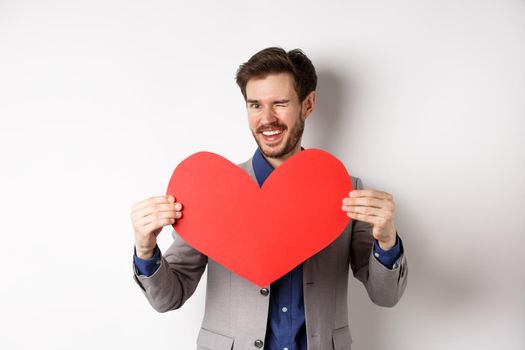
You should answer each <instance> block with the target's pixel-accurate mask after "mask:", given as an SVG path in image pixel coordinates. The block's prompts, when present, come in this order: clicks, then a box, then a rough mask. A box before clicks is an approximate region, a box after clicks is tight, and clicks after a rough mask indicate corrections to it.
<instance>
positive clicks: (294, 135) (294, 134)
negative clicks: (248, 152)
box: [252, 109, 305, 158]
mask: <svg viewBox="0 0 525 350" xmlns="http://www.w3.org/2000/svg"><path fill="white" fill-rule="evenodd" d="M302 112H303V111H302V109H301V111H300V112H299V117H298V118H297V121H296V122H295V124H294V125H292V126H291V127H290V129H289V130H288V127H287V126H286V125H284V124H282V123H279V122H275V123H271V124H266V125H262V126H260V127H259V128H257V130H256V131H255V132H253V131H252V135H253V138H254V139H255V142H256V143H257V146H259V149H260V150H261V152H262V154H263V155H264V156H265V157H267V158H283V157H284V156H286V155H288V154H289V153H291V152H292V151H293V150H294V149H295V147H297V144H298V143H299V141H300V140H301V137H302V136H303V131H304V121H305V120H304V119H303V118H302V117H301V116H302ZM274 128H279V129H282V130H285V131H288V138H287V139H286V141H285V143H284V145H279V146H276V147H272V149H270V150H268V149H265V148H264V144H263V143H262V142H260V141H259V139H258V138H257V134H259V133H261V132H262V131H263V130H267V129H274Z"/></svg>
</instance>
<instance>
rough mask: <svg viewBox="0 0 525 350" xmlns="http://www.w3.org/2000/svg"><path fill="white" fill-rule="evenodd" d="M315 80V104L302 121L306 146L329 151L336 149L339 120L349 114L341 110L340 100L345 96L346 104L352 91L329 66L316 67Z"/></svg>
mask: <svg viewBox="0 0 525 350" xmlns="http://www.w3.org/2000/svg"><path fill="white" fill-rule="evenodd" d="M317 81H318V85H317V105H316V107H315V110H314V112H313V114H312V116H311V118H309V119H307V121H306V126H305V136H306V137H305V138H306V139H307V140H308V147H315V148H321V149H324V150H326V151H328V152H331V151H333V150H334V149H336V148H338V143H339V142H340V141H341V140H340V138H339V135H340V133H341V130H340V129H341V125H343V123H342V121H343V118H348V115H349V111H347V110H345V111H343V100H344V99H346V100H345V104H346V105H348V99H349V98H350V97H351V96H352V94H351V91H350V88H349V84H348V79H346V77H343V76H341V74H337V73H336V72H335V71H333V70H330V69H329V68H326V67H320V69H319V68H318V69H317ZM339 146H340V145H339Z"/></svg>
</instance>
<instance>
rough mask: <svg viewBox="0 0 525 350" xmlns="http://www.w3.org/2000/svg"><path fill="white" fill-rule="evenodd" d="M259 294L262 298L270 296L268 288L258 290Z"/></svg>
mask: <svg viewBox="0 0 525 350" xmlns="http://www.w3.org/2000/svg"><path fill="white" fill-rule="evenodd" d="M260 292H261V294H262V295H264V296H267V295H268V294H270V291H269V290H268V288H263V289H261V290H260Z"/></svg>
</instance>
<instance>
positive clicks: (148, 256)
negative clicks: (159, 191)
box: [131, 196, 208, 312]
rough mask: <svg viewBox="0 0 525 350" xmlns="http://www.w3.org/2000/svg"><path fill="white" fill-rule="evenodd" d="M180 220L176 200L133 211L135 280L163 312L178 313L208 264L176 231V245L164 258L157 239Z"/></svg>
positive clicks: (153, 201) (159, 200) (142, 204)
mask: <svg viewBox="0 0 525 350" xmlns="http://www.w3.org/2000/svg"><path fill="white" fill-rule="evenodd" d="M180 218H182V204H181V203H177V202H175V198H174V197H173V196H158V197H151V198H149V199H146V200H144V201H141V202H139V203H137V204H135V205H134V206H133V207H132V210H131V221H132V223H133V229H134V232H135V256H134V259H133V260H134V262H133V273H134V276H133V277H134V279H135V281H136V282H137V284H138V285H139V286H140V287H141V289H142V291H143V292H144V295H145V296H146V298H147V299H148V301H149V302H150V304H151V306H153V308H154V309H155V310H157V311H159V312H166V311H169V310H174V309H177V308H179V307H181V306H182V305H183V304H184V302H185V301H186V300H188V298H189V297H190V296H191V295H192V294H193V292H194V291H195V289H196V288H197V284H198V283H199V280H200V278H201V276H202V273H203V272H204V269H205V268H206V263H207V262H208V258H207V257H206V256H205V255H202V254H201V253H199V252H198V251H197V250H195V249H193V248H192V247H190V246H189V245H187V244H186V242H184V240H182V238H180V237H179V236H178V235H177V234H176V233H175V231H173V238H174V241H173V243H172V245H171V246H170V248H169V249H168V250H167V251H166V253H165V254H164V256H162V255H161V254H160V250H159V248H158V246H157V236H158V235H159V233H160V232H161V231H162V228H163V227H164V226H167V225H172V224H174V223H175V222H176V220H178V219H180ZM155 265H158V267H156V266H155Z"/></svg>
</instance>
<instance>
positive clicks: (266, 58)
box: [235, 47, 317, 102]
mask: <svg viewBox="0 0 525 350" xmlns="http://www.w3.org/2000/svg"><path fill="white" fill-rule="evenodd" d="M278 73H290V74H292V76H293V78H294V87H295V92H296V93H297V96H298V97H299V101H300V102H302V101H304V99H305V98H306V96H308V94H309V93H310V92H312V91H315V89H316V87H317V74H316V73H315V68H314V65H313V64H312V61H310V59H309V58H308V57H307V56H306V55H305V53H304V52H303V51H301V50H300V49H294V50H291V51H288V52H286V51H285V50H284V49H282V48H280V47H268V48H266V49H263V50H261V51H259V52H257V53H256V54H255V55H253V56H252V57H250V59H249V60H248V61H247V62H245V63H243V64H241V65H240V66H239V69H238V70H237V75H236V77H235V80H236V82H237V85H239V87H240V88H241V93H242V95H243V96H244V100H246V99H247V97H246V85H247V84H248V81H249V80H250V79H252V78H264V77H266V76H268V75H269V74H278Z"/></svg>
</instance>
